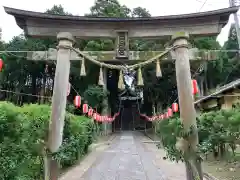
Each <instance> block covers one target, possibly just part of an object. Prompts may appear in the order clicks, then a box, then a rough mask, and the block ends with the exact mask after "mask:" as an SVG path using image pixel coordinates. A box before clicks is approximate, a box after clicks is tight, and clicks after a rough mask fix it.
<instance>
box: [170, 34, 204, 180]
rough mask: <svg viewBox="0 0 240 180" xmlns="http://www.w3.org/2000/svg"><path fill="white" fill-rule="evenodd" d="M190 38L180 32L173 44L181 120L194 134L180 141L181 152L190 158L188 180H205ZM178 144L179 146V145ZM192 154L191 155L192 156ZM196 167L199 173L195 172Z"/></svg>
mask: <svg viewBox="0 0 240 180" xmlns="http://www.w3.org/2000/svg"><path fill="white" fill-rule="evenodd" d="M188 38H189V35H188V33H186V32H179V33H176V34H175V35H173V36H172V44H173V46H176V49H175V50H174V53H175V55H176V63H175V64H176V79H177V89H178V98H179V105H180V118H181V121H182V124H183V127H184V130H185V132H186V133H189V132H191V130H193V132H192V133H191V134H190V135H189V136H187V137H186V138H184V139H180V140H179V142H178V143H179V144H180V147H179V150H181V151H182V152H183V154H184V155H186V156H189V158H187V159H184V160H185V165H186V176H187V180H195V178H196V177H198V176H199V178H200V180H203V176H202V168H201V161H200V159H199V157H198V156H197V154H196V152H197V145H198V131H197V122H196V111H195V108H194V98H193V94H192V81H191V72H190V62H189V55H188V53H189V52H188V51H189V50H188V47H187V46H188ZM178 143H177V144H178ZM190 154H191V155H190ZM192 166H195V168H196V169H197V172H195V168H193V167H192Z"/></svg>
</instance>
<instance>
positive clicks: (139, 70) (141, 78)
mask: <svg viewBox="0 0 240 180" xmlns="http://www.w3.org/2000/svg"><path fill="white" fill-rule="evenodd" d="M137 85H138V86H143V85H144V83H143V77H142V70H141V67H139V68H138V77H137Z"/></svg>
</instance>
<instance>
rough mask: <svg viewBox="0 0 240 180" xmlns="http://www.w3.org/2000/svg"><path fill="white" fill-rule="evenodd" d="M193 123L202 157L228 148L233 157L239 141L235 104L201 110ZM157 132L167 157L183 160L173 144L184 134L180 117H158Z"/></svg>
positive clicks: (238, 112)
mask: <svg viewBox="0 0 240 180" xmlns="http://www.w3.org/2000/svg"><path fill="white" fill-rule="evenodd" d="M197 126H198V135H199V151H200V153H201V154H205V155H206V158H207V155H208V154H209V153H212V154H213V156H214V157H223V156H224V155H226V152H228V151H229V150H231V152H232V153H231V154H232V155H233V157H234V156H235V150H236V147H237V146H236V145H237V144H239V142H240V109H239V108H238V107H236V108H233V109H229V110H218V111H212V112H207V113H202V114H201V115H200V116H199V117H198V118H197ZM157 133H158V135H159V137H160V138H161V141H162V145H163V147H164V149H165V150H166V151H167V158H170V159H172V160H177V161H178V160H183V157H182V155H181V153H180V152H179V151H178V150H177V148H176V143H177V139H179V138H184V137H183V135H184V130H183V125H182V123H181V121H180V118H179V117H177V116H175V117H173V118H170V119H166V120H163V121H160V122H159V123H158V125H157Z"/></svg>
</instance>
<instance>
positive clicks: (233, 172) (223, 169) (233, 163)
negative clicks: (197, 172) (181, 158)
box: [203, 147, 240, 180]
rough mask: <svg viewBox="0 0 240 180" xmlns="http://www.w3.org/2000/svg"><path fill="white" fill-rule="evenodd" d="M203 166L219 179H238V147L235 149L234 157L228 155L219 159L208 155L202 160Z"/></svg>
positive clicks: (239, 178)
mask: <svg viewBox="0 0 240 180" xmlns="http://www.w3.org/2000/svg"><path fill="white" fill-rule="evenodd" d="M203 168H204V171H206V172H208V173H210V174H211V175H213V176H214V177H216V178H218V179H219V180H240V147H239V148H238V149H237V151H236V157H232V155H229V156H228V157H227V158H225V159H221V160H217V159H214V158H212V157H208V159H207V160H205V161H204V162H203Z"/></svg>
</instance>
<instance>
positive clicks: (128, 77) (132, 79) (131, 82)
mask: <svg viewBox="0 0 240 180" xmlns="http://www.w3.org/2000/svg"><path fill="white" fill-rule="evenodd" d="M123 82H124V85H125V90H124V92H123V93H121V95H122V94H125V93H128V94H130V95H131V96H134V97H136V98H140V99H141V100H142V102H143V91H142V89H140V88H136V87H135V84H136V71H135V70H134V69H130V68H128V66H127V65H126V66H125V68H124V70H123Z"/></svg>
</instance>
